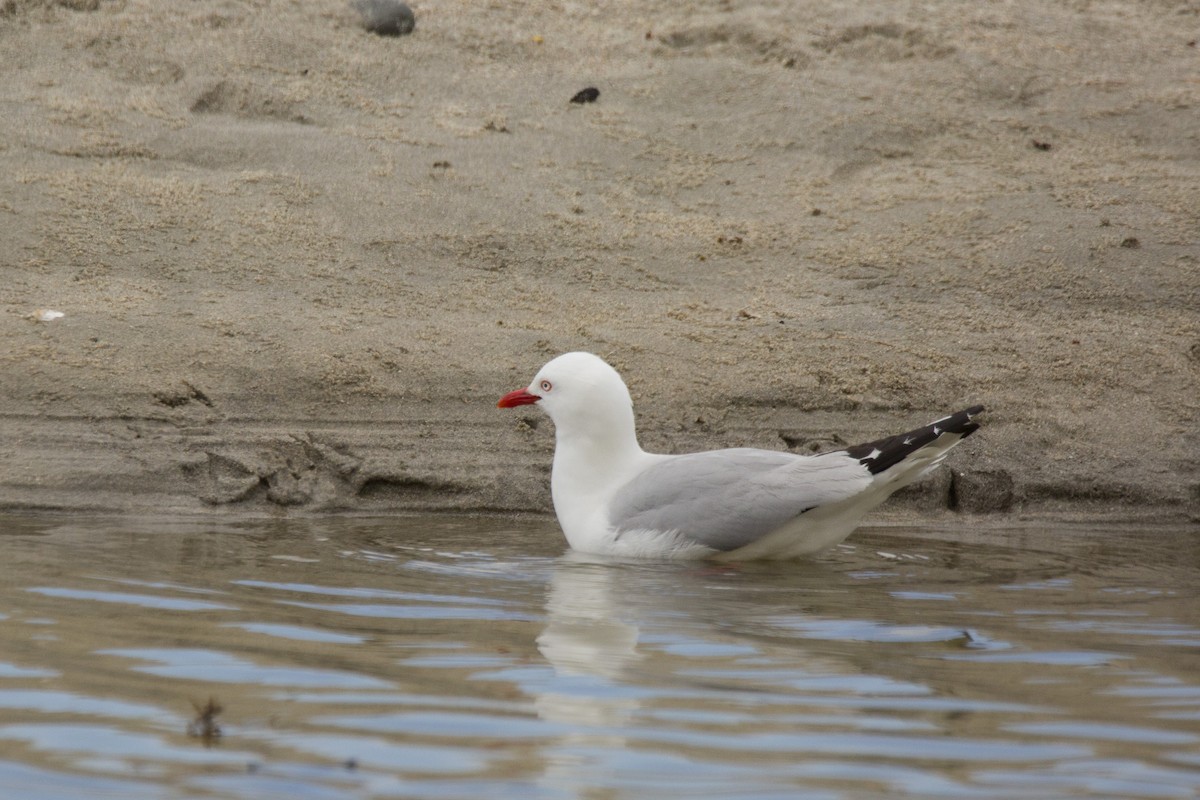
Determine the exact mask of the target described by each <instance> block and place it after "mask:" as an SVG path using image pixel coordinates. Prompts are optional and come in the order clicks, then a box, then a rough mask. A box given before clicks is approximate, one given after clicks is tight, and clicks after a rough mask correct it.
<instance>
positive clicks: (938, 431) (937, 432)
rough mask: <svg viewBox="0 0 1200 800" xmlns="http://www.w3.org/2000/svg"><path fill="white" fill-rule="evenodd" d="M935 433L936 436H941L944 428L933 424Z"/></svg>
mask: <svg viewBox="0 0 1200 800" xmlns="http://www.w3.org/2000/svg"><path fill="white" fill-rule="evenodd" d="M933 435H934V436H941V435H942V429H941V428H939V427H938V426H937V425H934V426H933Z"/></svg>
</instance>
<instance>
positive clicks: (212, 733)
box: [187, 696, 225, 747]
mask: <svg viewBox="0 0 1200 800" xmlns="http://www.w3.org/2000/svg"><path fill="white" fill-rule="evenodd" d="M192 708H194V709H196V718H195V719H193V720H192V721H191V722H189V723H188V726H187V735H188V736H192V737H195V738H197V739H199V740H200V741H202V742H204V746H205V747H212V746H213V745H214V744H216V743H217V742H218V741H220V739H221V726H220V725H218V724H217V716H218V715H220V713H221V712H222V711H224V710H225V709H223V708H222V707H221V704H220V703H218V702H217V698H215V697H211V696H210V697H209V698H208V702H206V703H197V702H196V701H195V700H193V701H192Z"/></svg>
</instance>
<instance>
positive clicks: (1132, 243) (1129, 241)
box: [1121, 236, 1142, 249]
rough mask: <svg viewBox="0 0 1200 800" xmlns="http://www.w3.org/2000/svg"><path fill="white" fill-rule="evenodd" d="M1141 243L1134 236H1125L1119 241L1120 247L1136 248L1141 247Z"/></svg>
mask: <svg viewBox="0 0 1200 800" xmlns="http://www.w3.org/2000/svg"><path fill="white" fill-rule="evenodd" d="M1141 246H1142V243H1141V242H1139V241H1138V239H1137V237H1136V236H1126V237H1125V238H1124V239H1122V240H1121V247H1128V248H1131V249H1132V248H1136V247H1141Z"/></svg>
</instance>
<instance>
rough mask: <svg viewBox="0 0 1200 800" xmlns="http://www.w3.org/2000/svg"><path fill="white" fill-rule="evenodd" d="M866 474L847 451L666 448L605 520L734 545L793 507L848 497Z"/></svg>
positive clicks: (620, 528) (622, 527)
mask: <svg viewBox="0 0 1200 800" xmlns="http://www.w3.org/2000/svg"><path fill="white" fill-rule="evenodd" d="M870 483H871V474H870V472H869V471H868V470H867V468H866V467H865V466H864V465H863V464H862V463H861V462H860V461H859V460H858V459H856V458H853V457H851V456H850V455H849V454H848V453H846V452H845V451H841V452H836V453H825V454H823V455H817V456H798V455H795V454H793V453H783V452H775V451H771V450H752V449H747V448H738V449H732V450H712V451H709V452H705V453H689V454H687V455H681V456H671V457H669V458H667V459H665V460H663V461H660V462H659V463H657V464H655V465H653V466H651V467H650V468H648V469H647V470H645V471H644V472H642V473H641V474H640V475H638V476H637V477H636V478H635V479H634V480H632V481H630V482H629V483H627V484H626V485H625V486H623V487H621V488H620V489H619V490H618V491H617V494H616V496H615V497H614V498H613V501H612V503H611V505H610V507H609V508H610V511H609V522H610V523H611V524H612V526H613V527H614V528H615V529H616V531H617V533H618V536H619V535H620V534H621V533H623V532H626V531H634V530H655V531H678V532H679V533H680V534H681V535H683V536H684V537H686V538H687V539H689V540H691V541H694V542H697V543H699V544H703V545H706V546H708V547H712V548H714V549H716V550H722V551H725V550H736V549H737V548H739V547H744V546H745V545H748V544H750V543H751V542H754V541H756V540H758V539H760V538H762V537H763V536H765V535H767V534H768V533H770V532H771V531H773V530H775V529H776V528H778V527H780V526H781V525H783V524H784V523H786V522H788V521H789V520H791V519H792V518H794V517H796V516H797V515H799V514H801V513H803V512H805V511H808V510H809V509H812V508H816V507H817V506H821V505H825V504H827V503H834V502H837V501H839V500H845V499H846V498H848V497H851V496H853V495H855V494H857V493H859V492H861V491H862V490H863V489H865V488H866V487H867V486H869V485H870Z"/></svg>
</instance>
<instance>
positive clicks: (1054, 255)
mask: <svg viewBox="0 0 1200 800" xmlns="http://www.w3.org/2000/svg"><path fill="white" fill-rule="evenodd" d="M412 5H413V10H414V11H415V14H416V28H415V30H414V31H413V32H412V33H411V34H409V35H406V36H378V35H374V34H372V33H369V32H367V31H366V30H364V29H363V27H362V26H361V25H360V24H359V20H358V17H357V14H356V12H355V10H354V9H353V8H352V7H351V6H350V5H349V4H348V3H345V2H340V0H311V1H309V0H306V1H305V2H289V1H287V0H258V1H256V2H249V1H244V0H188V2H164V0H57V2H55V1H53V0H0V509H44V508H56V509H96V510H118V511H125V510H131V511H146V510H152V511H160V512H176V511H185V512H187V511H194V512H209V513H211V512H218V513H224V512H227V511H229V510H231V509H232V510H239V511H249V512H260V511H268V512H280V513H283V512H291V513H296V512H304V511H326V510H357V511H391V510H396V509H462V510H472V509H493V510H547V509H548V508H549V504H550V503H549V492H548V488H547V482H548V474H549V459H550V454H551V452H552V449H553V435H552V429H551V426H550V424H549V423H548V422H545V421H544V420H542V418H540V417H539V415H538V414H537V413H536V411H532V410H528V409H522V410H520V411H517V412H505V411H500V410H497V409H496V408H495V407H494V404H495V400H496V398H497V397H498V396H499V395H500V394H502V393H504V392H506V391H508V390H510V389H515V388H518V387H520V386H522V385H524V384H525V383H526V382H527V381H528V380H529V379H530V377H532V375H533V373H534V372H535V371H536V370H537V368H538V367H540V366H541V364H542V363H543V362H545V361H546V360H547V359H548V358H550V357H551V356H553V355H555V354H557V353H560V352H563V351H566V350H572V349H588V350H592V351H594V352H597V353H599V354H601V355H603V356H605V357H606V358H608V359H609V360H610V361H611V362H612V363H613V364H614V365H615V366H616V367H617V368H618V369H620V370H621V371H622V372H623V374H625V376H626V378H627V379H628V382H629V384H630V389H631V391H632V392H633V395H634V398H635V401H636V403H637V407H638V415H639V425H640V430H641V433H642V439H643V445H644V446H646V447H647V449H656V450H664V451H673V452H681V451H685V450H690V449H700V448H707V447H720V446H735V445H736V446H758V447H771V448H792V449H793V450H795V451H797V452H810V451H815V450H820V449H824V448H828V447H835V446H838V445H839V444H847V443H853V442H855V441H863V440H867V439H870V438H874V437H877V436H879V435H882V434H890V433H897V432H900V431H902V430H905V429H907V428H910V427H916V426H917V425H920V424H924V423H926V422H928V421H930V420H932V419H934V418H937V417H940V416H942V415H943V414H944V413H948V412H950V411H952V410H956V409H958V408H962V407H965V406H967V405H970V404H972V403H983V404H985V405H987V406H988V409H989V411H988V414H987V416H986V419H985V427H984V429H983V430H982V431H980V433H978V434H977V435H976V436H974V437H972V438H971V439H970V440H968V441H967V442H965V443H964V444H963V445H962V446H961V447H960V448H959V450H958V451H956V453H955V454H954V456H953V457H952V459H951V465H952V468H951V469H950V470H947V471H944V473H943V474H942V475H940V476H938V477H937V478H936V479H934V480H932V481H931V482H930V483H928V484H926V485H924V486H923V487H921V488H920V489H918V490H917V491H913V492H911V493H910V494H909V498H908V500H907V505H908V507H910V508H913V507H916V508H919V509H921V510H922V511H925V510H932V509H936V508H943V507H949V508H955V509H957V510H958V512H959V513H964V512H976V513H985V512H987V513H1001V514H1039V513H1052V512H1055V513H1057V512H1064V511H1065V512H1068V513H1075V512H1079V513H1089V514H1105V515H1111V514H1122V513H1128V514H1132V515H1158V516H1167V517H1173V518H1182V519H1185V520H1191V521H1193V522H1194V521H1196V520H1198V519H1200V463H1198V459H1200V46H1198V45H1197V41H1196V40H1197V38H1198V37H1200V2H1197V0H1186V1H1175V0H1111V1H1109V2H1100V1H1099V0H1097V1H1096V2H1091V1H1090V0H1069V1H1064V2H1052V3H1047V2H1044V0H1011V1H1010V2H988V3H963V2H951V1H950V0H928V1H927V2H925V1H923V2H920V3H915V2H897V3H876V2H868V1H867V0H833V2H821V3H813V2H781V1H779V2H773V1H772V0H762V1H761V2H747V3H741V2H737V3H735V2H688V3H678V2H667V1H666V0H643V1H642V2H638V3H630V2H612V3H585V2H570V3H557V2H543V1H542V0H537V1H536V2H523V3H522V2H503V3H501V2H477V1H476V0H461V1H460V0H432V1H431V2H420V3H413V4H412ZM587 87H595V88H597V89H599V96H598V98H597V99H596V100H595V102H591V103H571V102H569V101H570V100H571V98H572V97H573V96H574V95H575V94H576V93H577V92H579V91H580V90H582V89H584V88H587ZM48 309H49V310H57V311H61V312H62V313H63V316H62V317H61V318H59V319H54V320H50V321H38V319H37V318H36V314H37V312H38V311H39V310H43V311H44V310H48ZM899 505H900V506H901V507H904V506H905V502H904V501H902V502H901V503H900V504H899Z"/></svg>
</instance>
